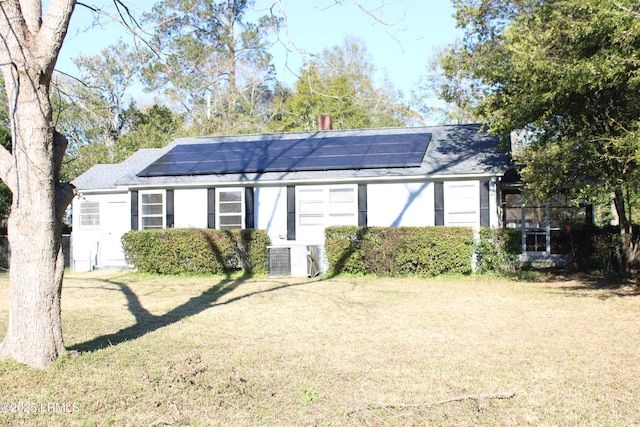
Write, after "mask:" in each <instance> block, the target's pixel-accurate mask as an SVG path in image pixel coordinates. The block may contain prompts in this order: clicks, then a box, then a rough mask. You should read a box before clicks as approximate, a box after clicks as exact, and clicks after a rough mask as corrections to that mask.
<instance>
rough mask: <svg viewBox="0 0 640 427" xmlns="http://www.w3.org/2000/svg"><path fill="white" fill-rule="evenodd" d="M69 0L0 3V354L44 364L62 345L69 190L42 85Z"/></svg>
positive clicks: (45, 82) (61, 147)
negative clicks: (1, 190)
mask: <svg viewBox="0 0 640 427" xmlns="http://www.w3.org/2000/svg"><path fill="white" fill-rule="evenodd" d="M74 6H75V0H50V1H49V9H48V11H47V15H46V17H45V20H44V22H43V21H42V20H41V16H42V8H41V2H40V0H20V1H19V2H18V0H4V1H3V2H0V38H1V39H2V41H3V43H1V44H0V59H2V64H3V67H2V72H3V76H4V81H5V89H6V93H7V99H8V101H9V120H10V122H11V131H12V135H11V136H12V142H13V149H12V152H11V153H9V152H8V151H7V150H4V149H1V150H0V178H1V179H2V180H3V181H4V182H5V184H7V186H8V187H9V188H10V189H11V192H12V193H13V203H12V205H11V213H10V215H9V220H8V224H7V232H8V237H9V245H10V248H11V260H10V265H9V278H10V283H11V285H10V286H11V288H10V292H9V323H8V326H7V333H6V335H5V337H4V340H3V342H2V344H0V357H9V358H12V359H14V360H16V361H18V362H22V363H25V364H27V365H29V366H33V367H40V368H42V367H46V366H48V365H49V364H51V362H52V361H53V360H55V359H56V358H57V357H58V356H59V355H60V354H61V353H62V352H63V351H64V350H65V348H64V342H63V339H62V325H61V316H60V314H61V313H60V296H61V290H62V276H63V272H64V257H63V255H62V217H63V215H64V211H65V209H66V207H67V206H68V205H69V203H70V202H71V200H72V199H73V196H74V189H73V186H71V185H70V184H63V183H60V182H59V178H60V166H61V163H62V158H63V156H64V150H65V148H66V139H65V138H64V137H62V136H61V135H59V134H57V133H56V132H55V130H54V127H53V122H52V109H51V101H50V98H49V84H50V82H51V74H52V72H53V67H54V65H55V63H56V59H57V56H58V52H59V51H60V47H61V46H62V40H63V39H64V36H65V34H66V30H67V26H68V24H69V19H70V17H71V14H72V12H73V9H74Z"/></svg>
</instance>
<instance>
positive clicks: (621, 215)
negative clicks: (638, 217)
mask: <svg viewBox="0 0 640 427" xmlns="http://www.w3.org/2000/svg"><path fill="white" fill-rule="evenodd" d="M625 194H627V193H626V192H625V191H624V190H616V191H614V193H613V204H614V206H615V207H616V213H617V214H618V221H619V227H620V238H621V240H622V247H621V248H620V253H619V255H618V258H619V261H620V273H621V274H622V275H627V274H628V273H629V272H630V268H631V265H632V264H633V261H634V260H635V258H636V255H637V253H638V246H637V244H636V242H635V236H634V235H633V227H632V224H631V218H630V217H629V216H627V211H626V205H627V204H628V203H629V201H628V200H627V199H625V197H624V196H625Z"/></svg>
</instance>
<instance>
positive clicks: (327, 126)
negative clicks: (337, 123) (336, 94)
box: [318, 114, 333, 130]
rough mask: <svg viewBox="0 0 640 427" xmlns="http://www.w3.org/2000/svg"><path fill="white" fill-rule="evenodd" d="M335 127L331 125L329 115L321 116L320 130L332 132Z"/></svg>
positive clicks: (319, 121) (319, 117) (319, 118)
mask: <svg viewBox="0 0 640 427" xmlns="http://www.w3.org/2000/svg"><path fill="white" fill-rule="evenodd" d="M331 129H333V126H332V124H331V116H330V115H328V114H321V115H319V116H318V130H331Z"/></svg>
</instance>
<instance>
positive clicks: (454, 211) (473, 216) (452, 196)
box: [444, 181, 480, 229]
mask: <svg viewBox="0 0 640 427" xmlns="http://www.w3.org/2000/svg"><path fill="white" fill-rule="evenodd" d="M444 225H448V226H462V227H473V228H474V229H478V228H479V227H480V183H479V182H478V181H446V182H445V183H444Z"/></svg>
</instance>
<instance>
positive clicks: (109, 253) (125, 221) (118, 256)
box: [98, 202, 131, 267]
mask: <svg viewBox="0 0 640 427" xmlns="http://www.w3.org/2000/svg"><path fill="white" fill-rule="evenodd" d="M128 209H129V205H128V204H127V202H107V203H106V204H105V205H104V215H102V219H103V221H102V224H103V225H102V230H103V233H102V237H101V239H100V242H99V249H98V266H110V267H114V266H124V265H126V263H125V260H124V253H123V252H122V243H121V241H120V239H121V238H122V235H123V234H124V233H126V232H127V231H129V230H130V229H131V223H130V219H129V213H128Z"/></svg>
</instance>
